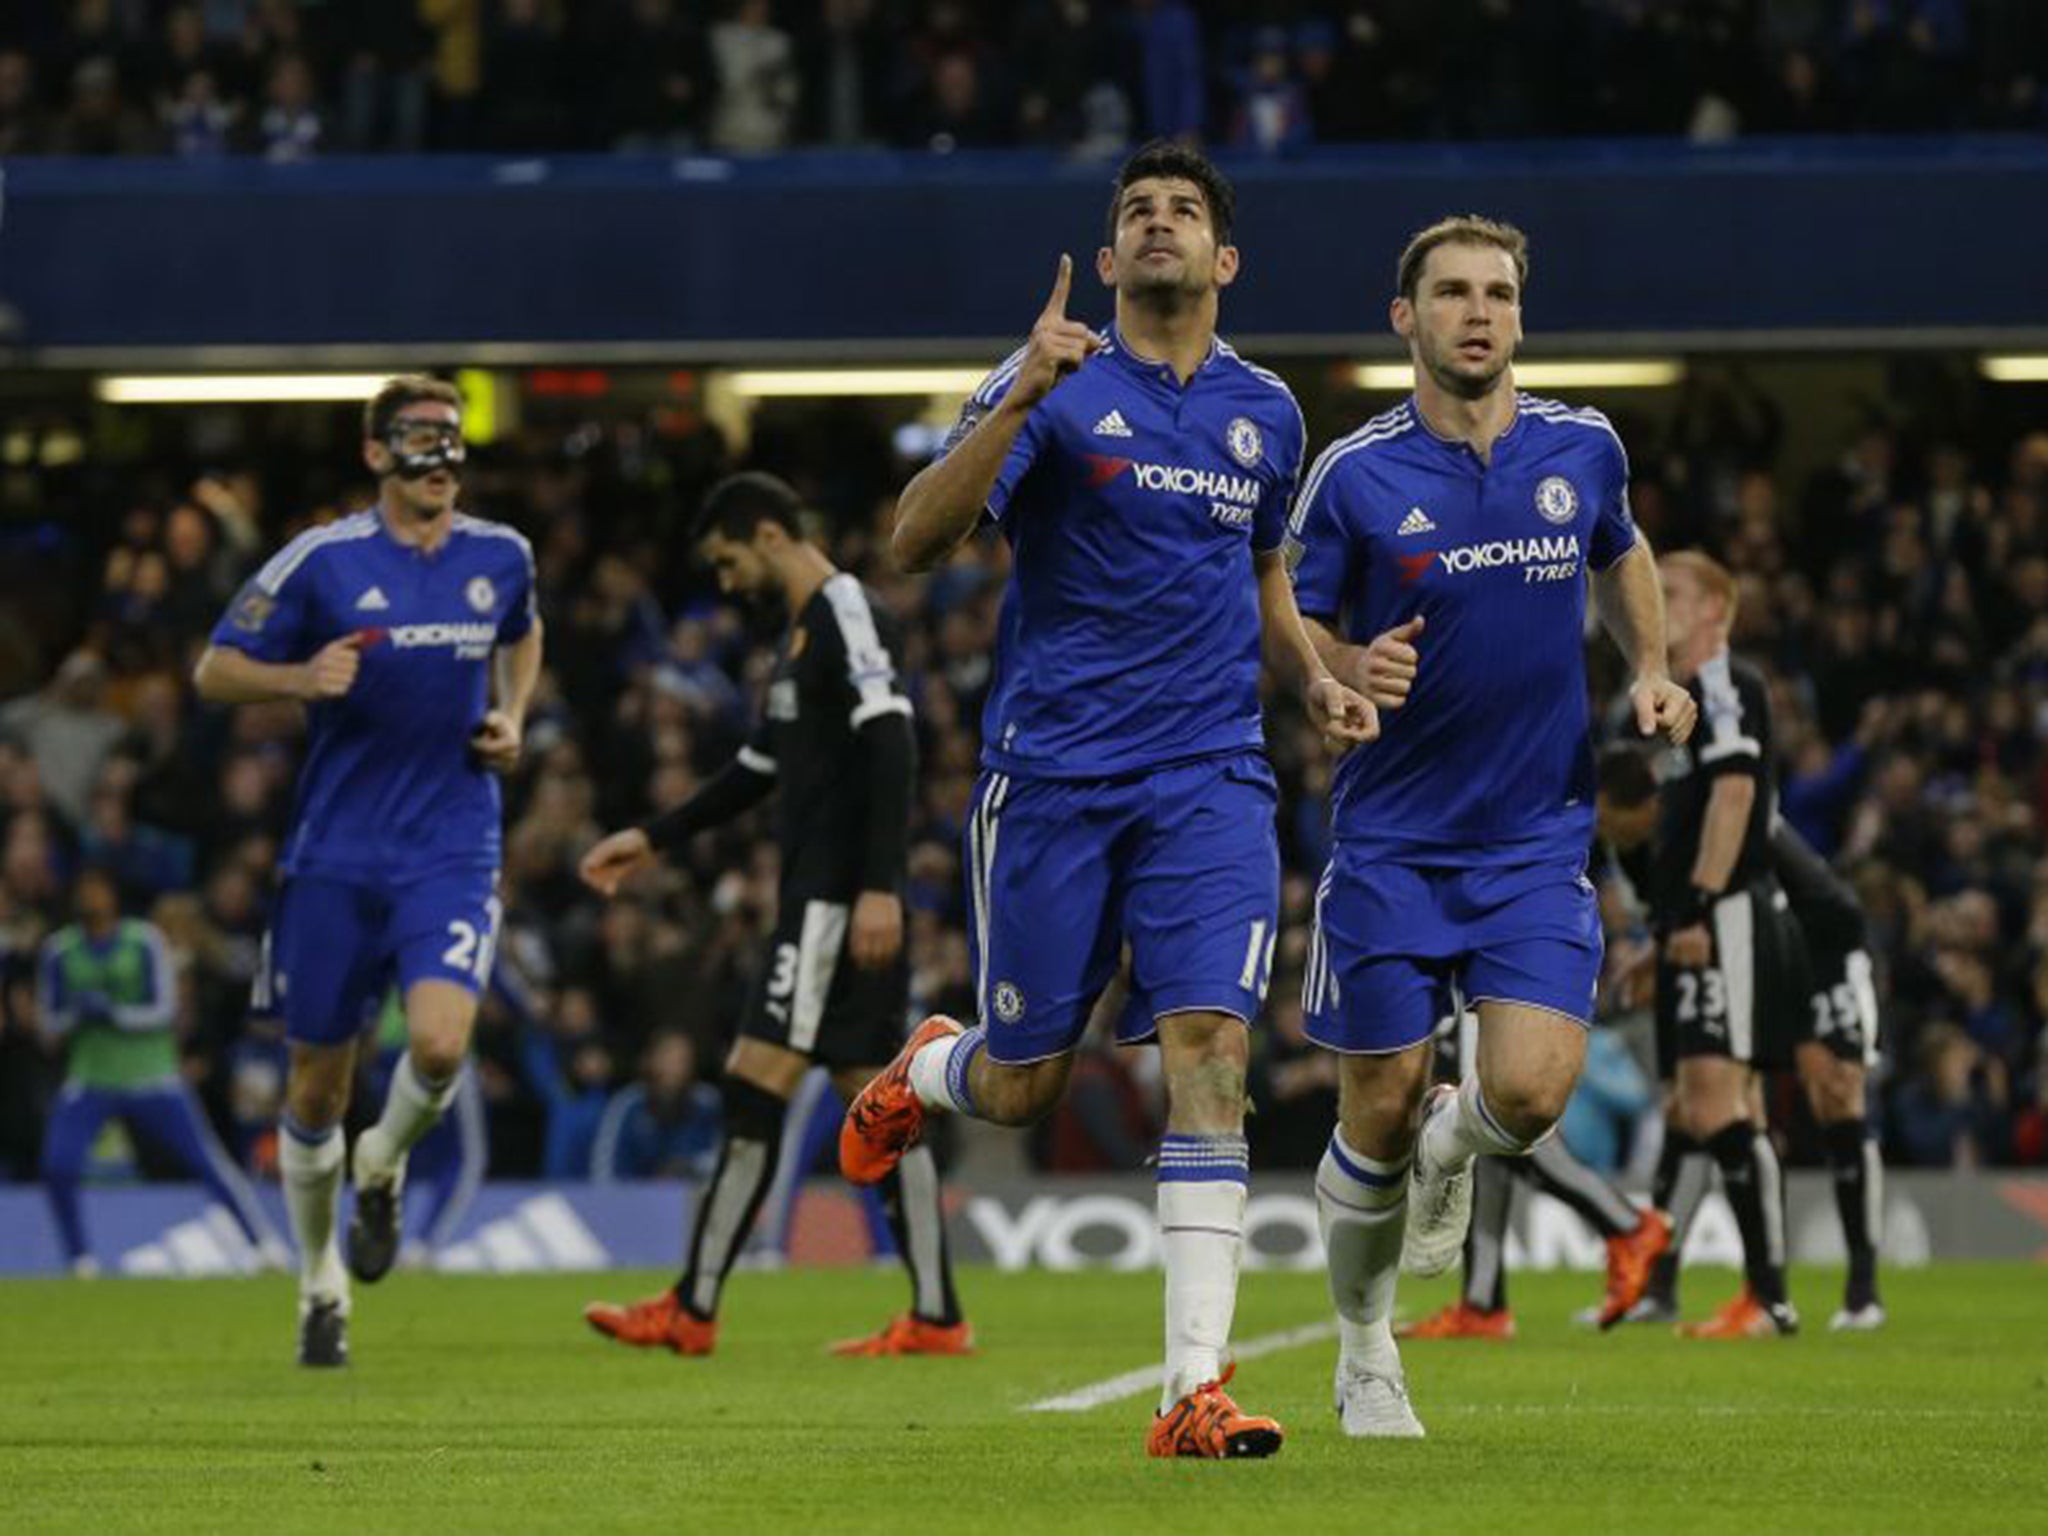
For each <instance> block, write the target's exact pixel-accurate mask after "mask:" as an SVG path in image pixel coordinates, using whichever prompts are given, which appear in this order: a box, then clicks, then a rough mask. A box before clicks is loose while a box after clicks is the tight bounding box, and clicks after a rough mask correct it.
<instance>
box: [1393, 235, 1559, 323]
mask: <svg viewBox="0 0 2048 1536" xmlns="http://www.w3.org/2000/svg"><path fill="white" fill-rule="evenodd" d="M1440 245H1490V246H1493V247H1495V248H1496V249H1498V250H1503V251H1506V252H1507V253H1508V257H1509V259H1510V260H1512V261H1513V262H1514V264H1515V287H1516V288H1517V289H1523V288H1527V287H1528V286H1529V237H1528V236H1527V235H1525V234H1523V233H1522V232H1521V231H1520V230H1519V229H1517V228H1515V226H1514V225H1512V224H1506V223H1503V222H1502V221H1501V220H1499V219H1488V218H1482V217H1481V216H1480V215H1478V214H1476V213H1460V214H1454V215H1452V216H1451V217H1450V218H1448V219H1438V220H1437V221H1436V222H1435V223H1434V224H1432V225H1430V226H1429V228H1427V229H1421V230H1417V231H1416V232H1415V234H1414V235H1413V236H1412V237H1410V239H1409V241H1408V245H1407V248H1406V249H1405V250H1403V251H1402V252H1401V262H1400V265H1399V266H1398V267H1396V268H1395V270H1394V291H1395V292H1396V293H1398V294H1400V296H1401V297H1402V298H1404V299H1406V300H1407V301H1408V302H1409V303H1411V304H1413V303H1414V302H1415V291H1416V289H1417V288H1418V287H1419V286H1420V285H1421V283H1422V267H1423V263H1424V262H1426V261H1428V260H1429V253H1430V252H1431V251H1433V250H1435V249H1436V248H1437V247H1438V246H1440Z"/></svg>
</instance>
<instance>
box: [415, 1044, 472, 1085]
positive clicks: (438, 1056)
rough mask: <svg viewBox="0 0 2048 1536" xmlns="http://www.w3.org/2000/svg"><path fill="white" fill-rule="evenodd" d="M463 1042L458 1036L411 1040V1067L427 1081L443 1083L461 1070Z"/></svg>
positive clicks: (463, 1052)
mask: <svg viewBox="0 0 2048 1536" xmlns="http://www.w3.org/2000/svg"><path fill="white" fill-rule="evenodd" d="M465 1044H466V1042H464V1041H463V1040H461V1039H460V1038H456V1039H448V1038H445V1037H439V1036H434V1037H426V1038H422V1039H418V1040H415V1041H413V1043H412V1049H411V1051H410V1053H409V1054H410V1055H411V1056H412V1069H413V1071H415V1072H417V1073H418V1074H419V1075H420V1077H421V1078H422V1079H424V1080H425V1081H427V1082H429V1083H445V1082H447V1081H448V1080H449V1079H450V1078H451V1077H453V1076H454V1075H455V1074H456V1073H458V1072H460V1071H461V1070H462V1058H463V1056H464V1054H465V1049H464V1047H465Z"/></svg>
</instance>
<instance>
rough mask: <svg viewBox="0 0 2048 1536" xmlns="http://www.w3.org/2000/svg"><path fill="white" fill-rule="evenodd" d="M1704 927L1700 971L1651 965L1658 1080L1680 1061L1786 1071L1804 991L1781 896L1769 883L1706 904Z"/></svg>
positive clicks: (1794, 933) (1802, 958) (1799, 954)
mask: <svg viewBox="0 0 2048 1536" xmlns="http://www.w3.org/2000/svg"><path fill="white" fill-rule="evenodd" d="M1707 927H1708V930H1709V932H1711V933H1712V935H1713V940H1714V947H1713V958H1712V959H1711V961H1710V962H1709V963H1708V964H1706V965H1704V966H1699V967H1697V968H1691V967H1679V966H1674V965H1671V964H1669V963H1666V962H1664V961H1659V962H1658V965H1657V1072H1658V1075H1659V1076H1661V1077H1664V1078H1666V1079H1668V1078H1670V1077H1672V1076H1673V1075H1674V1074H1675V1073H1676V1071H1677V1069H1678V1063H1679V1062H1680V1060H1682V1059H1683V1058H1685V1057H1687V1056H1724V1057H1726V1058H1728V1059H1729V1060H1731V1061H1741V1062H1747V1063H1749V1064H1750V1065H1751V1066H1756V1067H1778V1066H1786V1065H1789V1064H1790V1063H1791V1060H1792V1048H1793V1045H1794V1044H1795V1043H1796V1039H1797V1034H1798V1030H1799V1021H1800V1020H1801V1019H1802V1018H1804V1017H1805V1016H1806V1010H1807V998H1808V994H1809V993H1810V992H1811V991H1812V987H1811V985H1810V983H1809V981H1808V979H1807V963H1806V952H1805V948H1804V946H1803V945H1802V943H1801V942H1800V937H1799V928H1798V925H1797V924H1796V923H1795V921H1794V920H1793V917H1792V911H1791V907H1790V904H1789V903H1788V902H1787V901H1786V900H1785V894H1784V892H1783V891H1781V890H1780V889H1779V888H1778V883H1777V882H1776V881H1775V880H1764V881H1759V882H1757V883H1756V884H1755V885H1752V886H1749V887H1747V888H1745V889H1743V890H1740V891H1734V892H1730V893H1729V894H1728V895H1726V896H1723V897H1722V898H1721V899H1720V900H1719V901H1717V902H1715V903H1714V905H1713V908H1712V910H1711V911H1710V912H1709V914H1708V919H1707Z"/></svg>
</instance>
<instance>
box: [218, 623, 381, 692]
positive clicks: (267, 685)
mask: <svg viewBox="0 0 2048 1536" xmlns="http://www.w3.org/2000/svg"><path fill="white" fill-rule="evenodd" d="M363 644H364V636H362V635H359V634H356V635H343V636H342V637H341V638H340V639H338V640H331V641H329V642H328V643H327V644H326V645H324V646H322V647H321V648H320V649H319V650H318V651H316V652H314V654H313V655H312V657H311V658H309V659H308V660H306V661H296V662H271V661H258V660H257V659H256V658H255V657H254V656H250V655H248V654H246V653H244V652H242V651H238V650H236V649H235V648H234V647H233V646H231V645H209V646H208V647H207V648H206V650H205V652H204V653H203V654H202V655H201V656H200V658H199V662H198V665H197V666H195V667H194V668H193V669H192V683H193V686H194V687H196V688H197V689H198V690H199V696H200V697H201V698H202V699H205V700H206V701H207V702H208V703H210V704H268V703H272V702H274V701H276V700H279V699H295V700H298V701H300V702H302V703H309V704H310V703H314V702H316V701H318V700H321V699H338V698H340V697H341V696H342V695H344V694H345V693H347V692H348V691H349V689H351V688H353V687H354V686H355V681H356V672H357V670H358V669H359V668H360V667H361V665H362V649H363Z"/></svg>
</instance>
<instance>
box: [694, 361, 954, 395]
mask: <svg viewBox="0 0 2048 1536" xmlns="http://www.w3.org/2000/svg"><path fill="white" fill-rule="evenodd" d="M987 377H988V369H986V368H949V367H939V366H935V367H929V368H743V369H739V370H737V371H735V372H733V373H729V374H727V375H726V378H725V382H726V384H727V386H728V387H729V388H730V389H731V390H732V392H733V393H734V394H736V395H739V396H741V397H743V398H746V399H751V400H794V399H802V400H826V399H831V398H832V397H834V396H846V395H968V394H972V393H973V392H974V389H975V387H976V386H977V385H978V384H980V383H981V381H982V380H983V379H985V378H987Z"/></svg>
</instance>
